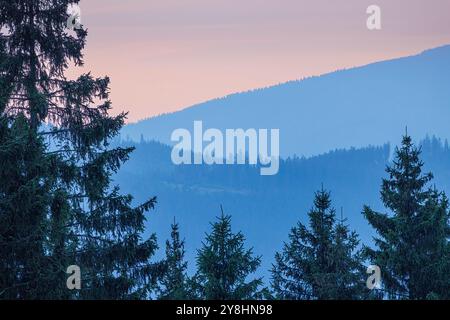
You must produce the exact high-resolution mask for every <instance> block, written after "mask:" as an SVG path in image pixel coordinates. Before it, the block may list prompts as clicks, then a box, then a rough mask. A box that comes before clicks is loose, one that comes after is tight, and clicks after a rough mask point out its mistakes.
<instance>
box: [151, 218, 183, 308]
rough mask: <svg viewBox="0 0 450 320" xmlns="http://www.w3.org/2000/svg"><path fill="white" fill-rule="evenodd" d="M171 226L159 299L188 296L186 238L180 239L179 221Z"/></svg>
mask: <svg viewBox="0 0 450 320" xmlns="http://www.w3.org/2000/svg"><path fill="white" fill-rule="evenodd" d="M171 227H172V232H171V233H170V236H171V239H170V241H169V240H167V241H166V259H165V260H164V267H165V272H164V274H163V276H162V277H161V279H160V282H159V288H158V299H162V300H183V299H187V298H188V289H187V288H188V277H187V273H186V269H187V262H186V261H184V254H185V250H184V240H180V231H179V226H178V223H176V222H174V223H173V224H172V226H171Z"/></svg>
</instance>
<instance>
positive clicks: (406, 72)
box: [122, 46, 450, 156]
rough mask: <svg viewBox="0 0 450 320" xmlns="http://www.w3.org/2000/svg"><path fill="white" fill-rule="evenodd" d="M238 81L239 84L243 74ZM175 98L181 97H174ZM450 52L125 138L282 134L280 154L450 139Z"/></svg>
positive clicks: (209, 106)
mask: <svg viewBox="0 0 450 320" xmlns="http://www.w3.org/2000/svg"><path fill="white" fill-rule="evenodd" d="M236 77H239V75H238V74H237V75H236ZM174 94H176V92H174ZM449 119H450V46H443V47H439V48H436V49H432V50H428V51H425V52H423V53H421V54H419V55H416V56H411V57H405V58H401V59H395V60H389V61H383V62H379V63H374V64H370V65H367V66H364V67H358V68H353V69H349V70H343V71H338V72H333V73H330V74H326V75H323V76H320V77H313V78H308V79H305V80H301V81H292V82H288V83H285V84H281V85H278V86H274V87H270V88H265V89H258V90H254V91H251V92H246V93H239V94H234V95H230V96H227V97H225V98H221V99H216V100H212V101H208V102H205V103H202V104H199V105H195V106H193V107H190V108H187V109H184V110H182V111H179V112H176V113H172V114H166V115H161V116H158V117H155V118H150V119H147V120H144V121H141V122H138V123H136V124H130V125H127V126H126V127H125V128H124V129H123V131H122V137H124V138H125V137H127V136H128V137H130V138H131V139H134V140H135V141H137V139H139V138H140V136H141V134H142V135H143V137H144V138H146V139H155V140H158V141H161V142H164V143H170V135H171V132H172V131H173V130H174V129H176V128H188V129H191V128H192V126H193V121H194V120H203V122H204V126H205V127H214V128H219V129H225V128H244V129H245V128H256V129H258V128H279V129H280V136H281V137H280V139H281V146H280V148H281V150H280V151H281V154H282V156H288V155H293V154H298V155H305V156H310V155H316V154H320V153H323V152H327V151H328V150H332V149H334V148H349V147H352V146H354V147H363V146H367V145H381V144H383V143H385V142H387V141H389V142H392V143H395V144H396V143H398V142H399V138H400V137H401V135H402V134H403V133H404V130H405V127H406V126H408V128H409V129H410V131H411V132H413V133H414V135H415V136H425V135H426V134H427V133H434V134H436V135H438V136H441V137H450V125H449Z"/></svg>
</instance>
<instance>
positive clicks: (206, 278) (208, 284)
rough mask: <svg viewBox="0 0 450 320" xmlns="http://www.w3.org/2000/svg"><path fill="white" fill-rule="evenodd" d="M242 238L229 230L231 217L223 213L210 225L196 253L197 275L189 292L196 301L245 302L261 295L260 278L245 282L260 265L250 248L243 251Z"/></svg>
mask: <svg viewBox="0 0 450 320" xmlns="http://www.w3.org/2000/svg"><path fill="white" fill-rule="evenodd" d="M244 242H245V237H244V235H243V234H242V233H241V232H238V233H233V232H232V230H231V217H230V216H227V215H225V214H224V213H223V211H222V215H221V216H220V217H218V218H217V222H215V223H213V224H212V231H211V233H210V234H207V235H206V239H205V242H204V243H203V247H202V248H201V249H200V250H198V254H197V274H196V275H195V277H194V279H193V281H192V284H191V285H192V286H193V289H192V291H193V292H194V293H195V294H196V295H197V298H199V299H206V300H245V299H258V298H262V297H263V296H264V293H265V292H266V290H265V289H261V285H262V279H261V278H257V279H254V280H248V278H249V277H250V276H251V274H252V273H254V272H255V271H256V270H257V269H258V267H259V265H260V263H261V258H260V257H254V255H253V252H252V249H245V248H244Z"/></svg>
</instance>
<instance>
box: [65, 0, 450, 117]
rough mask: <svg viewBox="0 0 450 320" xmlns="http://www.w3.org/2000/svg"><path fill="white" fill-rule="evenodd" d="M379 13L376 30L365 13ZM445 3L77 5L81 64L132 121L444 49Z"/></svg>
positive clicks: (280, 0) (158, 0)
mask: <svg viewBox="0 0 450 320" xmlns="http://www.w3.org/2000/svg"><path fill="white" fill-rule="evenodd" d="M371 4H376V5H379V6H380V7H381V10H382V28H383V29H382V30H381V31H369V30H368V29H367V28H366V19H367V14H366V9H367V7H368V6H369V5H371ZM449 13H450V0H432V1H429V0H310V1H305V0H240V1H237V0H127V1H123V0H81V20H82V23H83V25H84V26H86V27H87V28H88V30H89V36H88V42H87V47H86V50H85V62H86V64H85V68H83V69H79V70H72V72H76V73H80V72H83V71H84V72H85V71H89V70H91V71H92V73H93V74H94V75H97V76H104V75H108V76H110V77H111V80H112V84H111V92H112V93H111V98H112V101H113V106H114V111H115V112H119V111H122V110H126V111H129V112H130V114H129V121H131V122H134V121H137V120H140V119H143V118H146V117H151V116H154V115H157V114H160V113H165V112H173V111H176V110H179V109H182V108H185V107H188V106H190V105H193V104H195V103H199V102H202V101H206V100H209V99H212V98H216V97H221V96H224V95H227V94H230V93H234V92H240V91H246V90H249V89H253V88H258V87H264V86H269V85H273V84H276V83H280V82H285V81H288V80H293V79H300V78H304V77H307V76H311V75H319V74H323V73H326V72H330V71H334V70H336V69H342V68H348V67H352V66H357V65H363V64H367V63H370V62H374V61H379V60H385V59H390V58H394V57H400V56H404V55H410V54H416V53H419V52H420V51H422V50H424V49H428V48H432V47H436V46H440V45H443V44H450V19H449Z"/></svg>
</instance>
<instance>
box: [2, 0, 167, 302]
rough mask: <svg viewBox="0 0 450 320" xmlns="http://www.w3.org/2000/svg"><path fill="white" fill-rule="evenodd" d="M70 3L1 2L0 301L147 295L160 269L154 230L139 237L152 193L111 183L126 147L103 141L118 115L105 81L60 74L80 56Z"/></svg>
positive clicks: (80, 35) (114, 129) (79, 33)
mask: <svg viewBox="0 0 450 320" xmlns="http://www.w3.org/2000/svg"><path fill="white" fill-rule="evenodd" d="M77 3H78V0H58V1H56V0H28V1H19V0H7V1H3V0H2V1H0V30H1V31H0V87H1V89H0V113H1V114H0V116H1V128H0V132H1V137H0V139H1V141H0V142H1V149H0V150H1V154H0V157H1V161H2V163H3V164H6V166H3V167H2V170H1V175H0V179H1V180H0V184H1V188H2V189H1V192H0V210H1V211H0V221H1V222H2V226H1V227H0V228H1V229H0V231H1V233H0V241H1V242H2V245H1V249H0V250H2V252H1V254H2V255H1V258H2V259H1V260H2V262H1V263H0V285H1V287H0V298H3V297H7V298H20V299H27V298H50V299H64V298H81V299H106V298H108V299H120V298H123V299H134V298H146V297H147V296H148V294H149V292H150V290H151V289H152V288H153V286H154V285H155V282H156V280H157V279H156V277H157V275H158V274H159V271H160V266H159V265H152V264H150V262H149V258H150V257H151V256H152V254H153V253H154V251H155V250H156V239H155V236H151V237H150V238H149V239H147V240H145V241H144V240H143V239H142V238H141V234H142V232H143V231H144V223H145V219H146V218H145V212H146V211H148V210H149V209H151V208H153V207H154V205H155V202H156V200H155V199H154V198H153V199H150V200H148V201H146V202H145V203H143V204H142V205H139V206H137V207H133V206H132V205H131V203H132V197H131V196H129V195H125V196H123V195H120V194H119V190H118V187H115V186H111V182H112V181H111V175H112V174H113V173H115V172H117V170H118V169H119V167H120V165H121V164H122V163H123V162H124V161H126V160H127V159H128V155H129V153H130V152H131V151H132V149H131V148H115V149H114V148H110V147H109V140H110V139H111V138H112V137H114V136H115V135H116V134H117V133H118V132H119V130H120V128H121V127H122V125H123V123H124V119H125V116H126V114H124V113H122V114H119V115H118V116H110V115H109V110H110V108H111V102H110V100H109V79H108V78H107V77H105V78H94V77H92V76H91V75H90V74H89V73H88V74H84V75H81V76H80V77H79V78H78V79H76V80H68V79H67V78H66V77H65V75H64V73H65V70H66V69H67V67H68V66H69V64H70V63H73V64H74V65H75V66H80V65H82V64H83V55H82V49H83V48H84V45H85V41H86V35H87V32H86V30H84V29H83V28H80V29H77V30H75V31H70V30H68V29H67V25H66V24H67V20H68V18H69V15H68V13H67V9H68V6H69V5H72V4H77ZM69 265H78V266H80V268H81V274H82V290H81V291H69V290H68V289H67V288H66V279H67V276H68V275H67V274H66V269H67V267H68V266H69Z"/></svg>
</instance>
